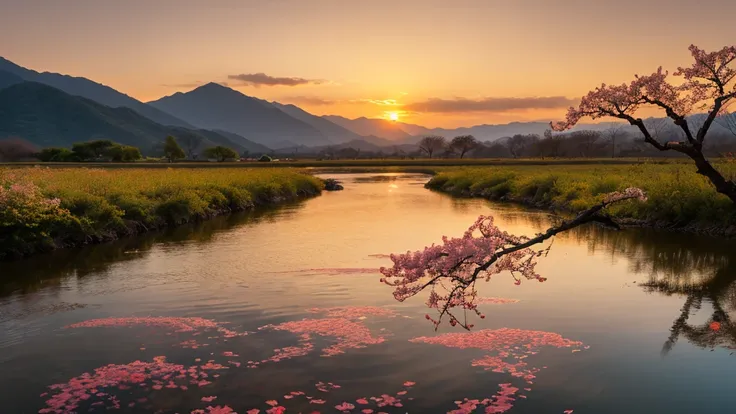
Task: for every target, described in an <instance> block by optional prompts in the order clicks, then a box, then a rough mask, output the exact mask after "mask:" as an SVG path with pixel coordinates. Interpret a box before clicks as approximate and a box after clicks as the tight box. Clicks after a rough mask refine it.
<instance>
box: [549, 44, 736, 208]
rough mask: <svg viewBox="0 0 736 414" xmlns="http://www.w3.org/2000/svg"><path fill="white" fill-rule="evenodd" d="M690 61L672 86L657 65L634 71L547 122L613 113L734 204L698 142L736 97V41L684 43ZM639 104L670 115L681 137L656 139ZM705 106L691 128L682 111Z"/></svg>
mask: <svg viewBox="0 0 736 414" xmlns="http://www.w3.org/2000/svg"><path fill="white" fill-rule="evenodd" d="M690 53H691V54H692V57H693V60H694V63H693V64H692V66H690V67H679V68H678V69H677V71H676V72H675V73H674V75H675V76H682V78H683V81H682V82H681V83H678V84H677V85H674V84H672V83H670V82H669V81H668V80H667V76H668V73H667V72H665V71H663V70H662V68H661V67H660V68H659V69H658V70H657V71H656V72H654V73H653V74H651V75H646V76H636V77H635V79H634V80H633V81H632V82H631V83H630V84H623V85H610V86H609V85H602V86H600V87H598V88H596V89H594V90H592V91H590V92H589V93H588V94H587V95H586V96H584V97H583V98H582V100H581V101H580V105H579V106H578V107H577V108H574V107H573V108H570V110H569V111H568V113H567V116H566V119H565V120H564V121H561V122H557V123H552V124H551V125H552V127H553V128H554V129H556V130H558V131H563V130H566V129H570V128H572V127H573V126H574V125H576V124H577V123H578V122H579V121H580V120H581V119H582V118H584V117H591V118H593V119H597V118H602V117H615V118H619V119H623V120H625V121H627V122H628V123H629V124H631V125H633V126H635V127H637V128H638V129H639V131H640V132H641V134H642V136H643V137H644V141H645V142H646V143H647V144H649V145H650V146H651V147H653V148H655V149H657V150H659V151H672V152H679V153H681V154H684V155H686V156H688V157H690V159H692V160H693V161H694V163H695V165H696V167H697V172H698V174H700V175H703V176H705V177H707V178H708V180H709V181H710V182H711V184H713V186H714V187H715V189H716V191H717V192H718V193H721V194H723V195H725V196H726V197H728V198H729V199H730V200H731V201H732V202H733V203H734V204H736V182H734V180H731V179H727V178H726V177H724V176H723V174H721V173H720V172H719V171H718V170H717V169H716V168H715V167H713V165H712V164H711V163H710V162H709V161H708V159H707V158H706V157H705V154H704V153H703V144H704V142H705V138H706V135H707V134H708V131H709V130H710V127H711V125H712V124H713V122H714V121H715V120H716V118H717V117H718V115H719V114H722V113H723V111H725V110H726V108H728V105H729V103H730V102H731V101H732V100H733V99H734V98H736V86H735V85H734V80H736V67H734V65H733V63H734V62H736V46H727V47H724V48H723V49H721V50H718V51H715V52H706V51H704V50H702V49H700V48H698V47H697V46H695V45H691V46H690ZM644 106H653V107H655V108H658V109H660V110H663V111H664V113H665V114H666V115H667V117H668V118H670V119H671V120H672V121H673V123H674V124H675V126H676V127H677V128H679V129H681V130H682V135H683V136H684V139H683V140H680V141H675V140H668V141H664V142H663V141H660V140H658V139H656V138H655V137H654V136H653V135H652V133H651V131H650V130H649V128H647V126H646V124H645V123H644V121H643V120H642V119H641V118H638V117H636V115H637V112H639V110H640V109H641V108H642V107H644ZM702 109H705V110H706V111H707V115H706V116H705V118H704V120H703V123H702V125H700V126H699V128H695V127H694V126H693V125H692V124H691V122H690V120H689V119H688V118H687V117H688V115H690V114H692V113H693V112H694V111H696V110H702Z"/></svg>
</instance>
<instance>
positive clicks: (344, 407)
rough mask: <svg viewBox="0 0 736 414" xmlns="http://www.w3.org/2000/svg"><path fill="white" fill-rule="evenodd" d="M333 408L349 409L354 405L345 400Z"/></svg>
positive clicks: (339, 409)
mask: <svg viewBox="0 0 736 414" xmlns="http://www.w3.org/2000/svg"><path fill="white" fill-rule="evenodd" d="M335 408H336V409H337V410H338V411H350V410H352V409H353V408H355V406H354V405H353V404H350V403H347V402H343V403H342V404H339V405H336V406H335Z"/></svg>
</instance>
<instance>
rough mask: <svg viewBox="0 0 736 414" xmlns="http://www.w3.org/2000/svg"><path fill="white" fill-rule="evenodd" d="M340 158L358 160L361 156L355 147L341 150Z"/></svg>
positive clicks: (339, 152)
mask: <svg viewBox="0 0 736 414" xmlns="http://www.w3.org/2000/svg"><path fill="white" fill-rule="evenodd" d="M337 153H338V155H339V156H340V158H347V159H356V158H358V155H360V151H359V150H356V149H355V148H353V147H346V148H341V149H340V150H339V151H338V152H337Z"/></svg>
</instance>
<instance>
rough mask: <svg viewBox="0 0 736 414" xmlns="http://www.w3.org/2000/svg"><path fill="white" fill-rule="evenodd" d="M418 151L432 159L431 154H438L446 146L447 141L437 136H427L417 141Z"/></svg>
mask: <svg viewBox="0 0 736 414" xmlns="http://www.w3.org/2000/svg"><path fill="white" fill-rule="evenodd" d="M418 145H419V149H420V150H421V151H422V152H424V153H426V154H427V156H428V157H429V158H432V154H434V153H436V152H439V151H440V150H442V149H443V148H445V147H446V146H447V140H445V137H441V136H439V135H429V136H426V137H424V138H422V139H421V141H419V144H418Z"/></svg>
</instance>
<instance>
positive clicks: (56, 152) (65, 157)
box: [38, 147, 80, 162]
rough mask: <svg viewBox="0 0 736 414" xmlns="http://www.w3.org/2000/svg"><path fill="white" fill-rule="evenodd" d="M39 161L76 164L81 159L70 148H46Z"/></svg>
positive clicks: (39, 156)
mask: <svg viewBox="0 0 736 414" xmlns="http://www.w3.org/2000/svg"><path fill="white" fill-rule="evenodd" d="M38 159H40V160H41V161H43V162H75V161H80V160H79V158H78V157H77V156H76V155H75V154H74V153H73V152H71V151H70V150H69V149H68V148H54V147H51V148H44V149H42V150H41V152H39V153H38Z"/></svg>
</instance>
